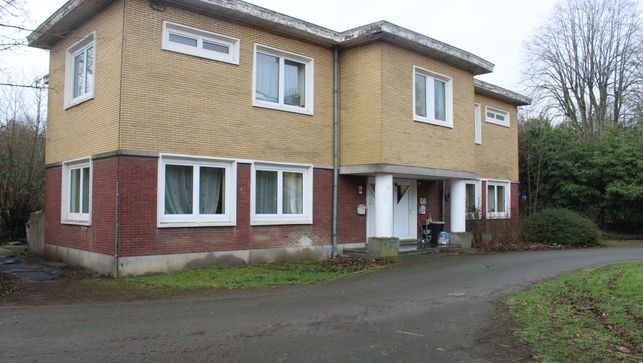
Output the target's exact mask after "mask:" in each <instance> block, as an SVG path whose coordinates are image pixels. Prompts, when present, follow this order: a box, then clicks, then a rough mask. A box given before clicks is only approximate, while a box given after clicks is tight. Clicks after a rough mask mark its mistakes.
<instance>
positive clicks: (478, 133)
mask: <svg viewBox="0 0 643 363" xmlns="http://www.w3.org/2000/svg"><path fill="white" fill-rule="evenodd" d="M481 113H482V107H480V104H479V103H476V104H474V107H473V114H474V115H473V122H474V123H473V128H474V131H473V132H474V135H473V142H475V143H476V144H477V145H482V114H481Z"/></svg>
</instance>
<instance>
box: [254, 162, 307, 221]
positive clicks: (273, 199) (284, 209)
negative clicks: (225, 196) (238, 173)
mask: <svg viewBox="0 0 643 363" xmlns="http://www.w3.org/2000/svg"><path fill="white" fill-rule="evenodd" d="M252 169H253V170H252V198H251V201H252V222H253V224H296V223H300V224H304V223H312V197H313V190H312V167H309V166H293V165H275V164H254V165H253V168H252Z"/></svg>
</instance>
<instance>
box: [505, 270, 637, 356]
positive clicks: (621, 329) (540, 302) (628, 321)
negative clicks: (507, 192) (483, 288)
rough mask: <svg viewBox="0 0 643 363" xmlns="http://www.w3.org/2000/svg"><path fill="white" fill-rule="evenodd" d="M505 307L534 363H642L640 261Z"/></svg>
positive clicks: (583, 274)
mask: <svg viewBox="0 0 643 363" xmlns="http://www.w3.org/2000/svg"><path fill="white" fill-rule="evenodd" d="M507 305H508V308H509V311H510V313H511V316H512V318H513V320H514V321H515V323H516V325H517V328H516V330H515V331H514V333H515V334H516V335H517V336H518V337H519V338H520V339H521V340H522V341H524V342H525V343H527V344H528V345H529V346H530V347H531V349H532V351H533V353H534V357H535V359H536V360H538V361H542V362H641V361H643V261H636V262H628V263H622V264H618V265H612V266H607V267H603V268H599V269H595V270H582V271H579V272H574V273H571V274H567V275H564V276H562V277H559V278H556V279H554V280H550V281H547V282H544V283H540V284H538V285H536V286H534V287H533V288H531V289H529V290H528V291H526V292H523V293H520V294H518V295H516V296H513V297H511V298H509V299H508V300H507Z"/></svg>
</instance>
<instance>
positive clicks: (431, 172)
mask: <svg viewBox="0 0 643 363" xmlns="http://www.w3.org/2000/svg"><path fill="white" fill-rule="evenodd" d="M367 167H370V169H371V170H372V172H370V173H367V170H364V169H366V167H361V168H356V167H346V168H341V169H340V172H342V173H343V174H353V175H355V174H357V173H359V174H361V175H364V176H365V177H366V180H367V183H366V188H365V190H366V208H365V214H366V231H365V237H366V241H367V243H366V244H365V248H364V250H365V251H366V250H371V251H373V250H374V251H378V250H379V248H371V247H373V246H369V244H373V243H376V244H379V243H384V242H382V241H385V243H386V244H387V246H391V244H392V243H393V244H395V245H396V246H397V251H396V252H397V253H420V252H422V251H431V252H433V251H437V250H440V249H454V248H461V247H470V241H471V238H470V236H469V235H468V234H467V233H466V230H465V228H466V194H467V193H466V183H467V181H472V180H475V179H476V175H475V174H474V173H468V172H459V171H449V170H437V169H427V168H416V167H402V166H397V167H396V166H382V165H380V166H379V167H378V166H377V165H375V166H367ZM441 230H445V231H447V232H449V235H450V237H451V240H450V243H448V244H438V234H439V232H440V231H441ZM353 252H360V251H354V250H353Z"/></svg>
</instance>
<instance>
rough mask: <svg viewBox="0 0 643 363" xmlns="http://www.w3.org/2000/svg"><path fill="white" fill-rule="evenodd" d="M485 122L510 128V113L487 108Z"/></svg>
mask: <svg viewBox="0 0 643 363" xmlns="http://www.w3.org/2000/svg"><path fill="white" fill-rule="evenodd" d="M485 121H487V122H490V123H492V124H496V125H500V126H506V127H509V112H507V111H502V110H498V109H496V108H491V107H485Z"/></svg>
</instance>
